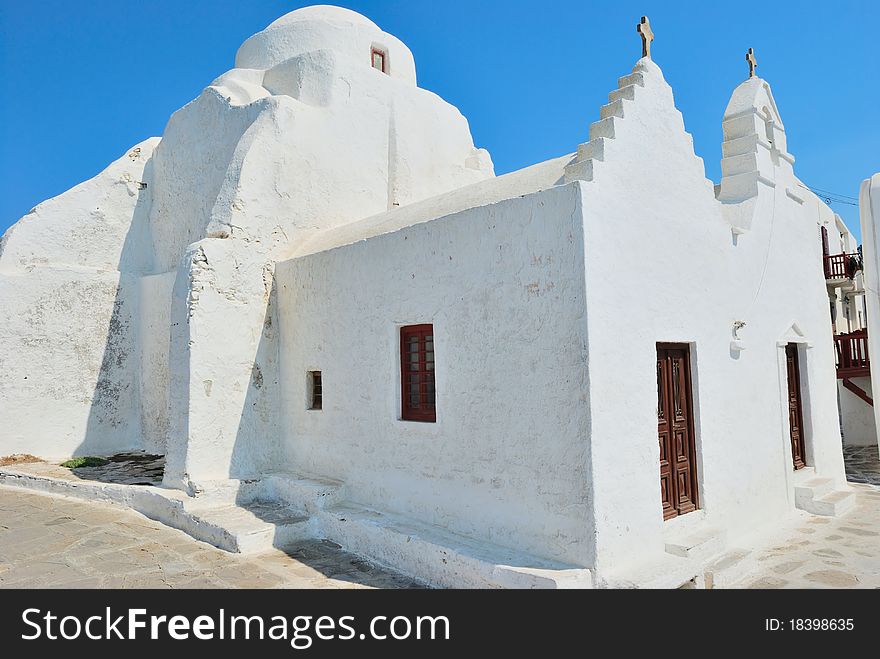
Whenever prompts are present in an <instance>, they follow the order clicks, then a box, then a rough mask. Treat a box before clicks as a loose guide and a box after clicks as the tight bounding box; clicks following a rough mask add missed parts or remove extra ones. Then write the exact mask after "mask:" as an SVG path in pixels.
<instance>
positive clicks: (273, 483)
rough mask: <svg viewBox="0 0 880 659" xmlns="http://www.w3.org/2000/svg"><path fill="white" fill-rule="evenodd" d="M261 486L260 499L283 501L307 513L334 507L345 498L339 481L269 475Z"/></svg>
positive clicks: (292, 475)
mask: <svg viewBox="0 0 880 659" xmlns="http://www.w3.org/2000/svg"><path fill="white" fill-rule="evenodd" d="M261 484H262V487H261V492H260V496H261V498H265V499H268V500H270V501H283V502H285V503H287V504H288V505H290V506H291V507H292V508H295V509H297V510H304V511H306V512H308V513H314V512H317V511H319V510H323V509H325V508H330V507H332V506H335V505H337V504H338V503H340V502H341V501H342V500H343V498H344V496H345V488H344V485H343V483H341V482H339V481H334V480H330V479H323V478H316V477H303V476H300V475H296V474H283V473H276V474H269V475H267V476H266V477H265V478H263V480H262V481H261Z"/></svg>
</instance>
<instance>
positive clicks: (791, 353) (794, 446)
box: [785, 343, 807, 469]
mask: <svg viewBox="0 0 880 659" xmlns="http://www.w3.org/2000/svg"><path fill="white" fill-rule="evenodd" d="M785 363H786V371H787V374H788V425H789V428H790V430H791V459H792V462H794V468H795V469H802V468H803V467H806V466H807V463H806V462H805V458H806V453H805V451H804V413H803V408H802V406H801V368H800V364H799V363H798V348H797V344H796V343H789V344H788V345H787V346H785Z"/></svg>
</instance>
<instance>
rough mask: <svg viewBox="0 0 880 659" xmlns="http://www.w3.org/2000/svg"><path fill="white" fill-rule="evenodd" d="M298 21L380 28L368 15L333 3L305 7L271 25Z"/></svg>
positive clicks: (270, 25)
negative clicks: (335, 5)
mask: <svg viewBox="0 0 880 659" xmlns="http://www.w3.org/2000/svg"><path fill="white" fill-rule="evenodd" d="M297 21H326V22H328V23H346V24H348V25H362V26H365V27H370V28H373V29H374V30H378V29H379V26H378V25H376V24H375V23H374V22H373V21H371V20H370V19H369V18H367V17H366V16H364V15H362V14H359V13H357V12H356V11H352V10H351V9H346V8H345V7H334V6H333V5H312V6H311V7H303V8H302V9H297V10H296V11H292V12H290V13H287V14H284V16H282V17H281V18H279V19H277V20H275V21H273V22H272V23H270V24H269V27H270V28H271V27H279V26H281V25H288V24H290V23H296V22H297Z"/></svg>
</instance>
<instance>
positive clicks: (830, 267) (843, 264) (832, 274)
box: [825, 252, 862, 280]
mask: <svg viewBox="0 0 880 659" xmlns="http://www.w3.org/2000/svg"><path fill="white" fill-rule="evenodd" d="M861 269H862V255H861V254H859V253H858V252H853V253H852V254H828V255H826V256H825V279H826V280H843V279H852V278H853V277H855V276H856V273H857V272H858V271H859V270H861Z"/></svg>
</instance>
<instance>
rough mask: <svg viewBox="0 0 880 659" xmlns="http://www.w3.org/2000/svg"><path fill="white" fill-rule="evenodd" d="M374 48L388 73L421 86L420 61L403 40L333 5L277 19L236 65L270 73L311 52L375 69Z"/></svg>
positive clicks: (248, 45) (254, 38) (247, 45)
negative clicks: (322, 52) (326, 53)
mask: <svg viewBox="0 0 880 659" xmlns="http://www.w3.org/2000/svg"><path fill="white" fill-rule="evenodd" d="M374 48H375V49H377V50H380V51H382V52H383V53H384V54H385V65H386V67H387V68H386V69H385V70H384V73H387V74H388V75H390V76H391V77H392V78H398V79H400V80H406V81H408V82H411V83H412V84H415V82H416V66H415V61H414V60H413V56H412V53H411V52H410V50H409V48H407V47H406V45H404V43H403V42H401V41H400V40H399V39H397V38H396V37H394V36H392V35H390V34H388V33H386V32H383V31H382V30H381V29H380V28H379V26H378V25H376V24H375V23H374V22H373V21H371V20H370V19H369V18H367V17H365V16H361V15H360V14H358V13H357V12H356V11H351V10H350V9H344V8H342V7H333V6H330V5H315V6H313V7H304V8H302V9H297V10H296V11H292V12H290V13H289V14H285V15H284V16H282V17H281V18H279V19H278V20H276V21H274V22H273V23H271V24H270V25H269V26H268V27H267V28H266V29H265V30H263V31H262V32H257V34H255V35H254V36H252V37H251V38H250V39H248V40H247V41H245V42H244V43H243V44H242V45H241V48H239V49H238V53H237V54H236V56H235V66H236V68H239V69H262V70H267V69H271V68H272V67H274V66H277V65H278V64H280V63H282V62H285V61H287V60H289V59H292V58H294V57H298V56H300V55H303V54H305V53H309V52H315V51H318V50H326V51H331V52H332V53H333V54H334V56H336V57H339V58H343V59H347V60H348V61H350V62H355V63H359V64H361V65H363V66H365V67H370V66H371V52H372V50H373V49H374Z"/></svg>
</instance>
